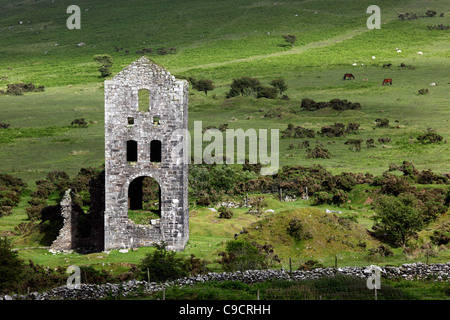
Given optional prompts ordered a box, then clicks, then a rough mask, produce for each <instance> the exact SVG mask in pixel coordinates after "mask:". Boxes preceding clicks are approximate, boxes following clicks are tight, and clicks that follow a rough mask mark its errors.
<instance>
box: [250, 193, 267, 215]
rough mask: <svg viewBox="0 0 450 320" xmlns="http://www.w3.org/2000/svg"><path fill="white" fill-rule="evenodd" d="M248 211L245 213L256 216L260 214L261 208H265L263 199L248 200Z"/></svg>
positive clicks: (253, 198)
mask: <svg viewBox="0 0 450 320" xmlns="http://www.w3.org/2000/svg"><path fill="white" fill-rule="evenodd" d="M249 203H250V210H248V212H247V213H251V214H255V215H257V216H259V215H261V214H262V210H263V207H264V206H266V205H267V204H266V200H265V198H264V197H252V198H250V202H249Z"/></svg>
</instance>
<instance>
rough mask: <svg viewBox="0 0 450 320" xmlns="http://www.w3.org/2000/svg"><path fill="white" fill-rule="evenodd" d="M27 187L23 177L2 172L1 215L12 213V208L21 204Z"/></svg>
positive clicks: (0, 189) (0, 174)
mask: <svg viewBox="0 0 450 320" xmlns="http://www.w3.org/2000/svg"><path fill="white" fill-rule="evenodd" d="M26 187H27V184H26V183H25V182H23V181H22V179H20V178H17V177H14V176H12V175H9V174H3V173H0V217H2V216H7V215H10V214H11V213H12V209H13V208H14V207H17V206H18V205H19V202H20V198H21V196H22V194H23V193H24V191H25V189H26Z"/></svg>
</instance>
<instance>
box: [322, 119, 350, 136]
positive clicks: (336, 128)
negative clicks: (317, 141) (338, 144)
mask: <svg viewBox="0 0 450 320" xmlns="http://www.w3.org/2000/svg"><path fill="white" fill-rule="evenodd" d="M344 133H345V125H344V124H343V123H338V122H337V123H335V124H333V125H328V126H323V127H322V128H321V129H320V135H321V136H326V137H329V138H333V137H341V136H343V135H344Z"/></svg>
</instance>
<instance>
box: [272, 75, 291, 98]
mask: <svg viewBox="0 0 450 320" xmlns="http://www.w3.org/2000/svg"><path fill="white" fill-rule="evenodd" d="M270 85H271V86H273V87H274V88H276V89H277V90H278V92H279V93H280V94H283V92H285V91H286V90H287V88H288V87H287V85H286V82H285V81H284V79H281V78H280V79H274V80H272V82H270Z"/></svg>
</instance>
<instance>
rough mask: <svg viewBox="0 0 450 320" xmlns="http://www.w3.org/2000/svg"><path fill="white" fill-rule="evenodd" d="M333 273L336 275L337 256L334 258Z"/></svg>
mask: <svg viewBox="0 0 450 320" xmlns="http://www.w3.org/2000/svg"><path fill="white" fill-rule="evenodd" d="M334 272H335V273H337V254H336V255H335V256H334Z"/></svg>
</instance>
